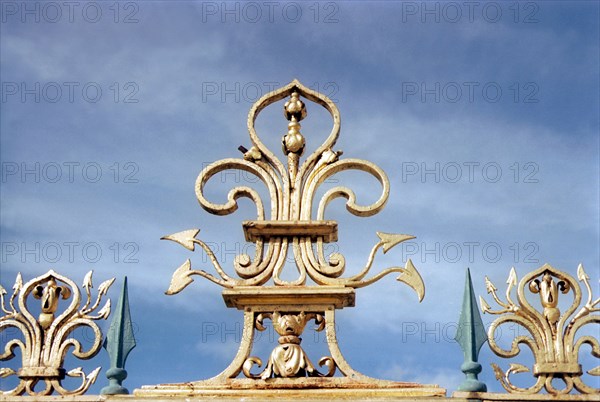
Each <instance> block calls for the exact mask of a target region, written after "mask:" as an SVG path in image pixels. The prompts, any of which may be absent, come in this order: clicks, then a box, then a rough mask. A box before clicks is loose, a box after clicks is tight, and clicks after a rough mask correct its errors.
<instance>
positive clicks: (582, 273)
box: [577, 264, 590, 282]
mask: <svg viewBox="0 0 600 402" xmlns="http://www.w3.org/2000/svg"><path fill="white" fill-rule="evenodd" d="M577 279H578V280H579V281H581V282H583V281H587V280H590V277H589V276H588V275H587V274H586V272H585V270H584V269H583V264H579V266H578V267H577Z"/></svg>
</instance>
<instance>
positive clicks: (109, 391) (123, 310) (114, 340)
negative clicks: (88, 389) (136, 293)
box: [100, 277, 136, 395]
mask: <svg viewBox="0 0 600 402" xmlns="http://www.w3.org/2000/svg"><path fill="white" fill-rule="evenodd" d="M135 345H136V344H135V337H134V336H133V326H132V324H131V313H130V312H129V297H128V293H127V277H125V279H124V280H123V290H122V292H121V297H120V298H119V303H118V305H117V308H116V309H115V313H114V316H113V319H112V323H111V324H110V328H109V330H108V334H107V335H106V339H105V340H104V349H106V351H107V352H108V356H109V358H110V369H108V370H107V371H106V377H107V378H108V380H109V385H108V386H106V387H104V388H102V390H101V391H100V394H102V395H116V394H129V391H128V390H127V388H125V387H123V385H122V383H123V380H124V379H125V378H127V371H125V361H126V360H127V356H128V355H129V352H131V350H132V349H133V348H135Z"/></svg>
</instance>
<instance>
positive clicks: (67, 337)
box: [0, 270, 114, 395]
mask: <svg viewBox="0 0 600 402" xmlns="http://www.w3.org/2000/svg"><path fill="white" fill-rule="evenodd" d="M113 282H114V278H113V279H110V280H107V281H105V282H103V283H102V284H101V285H100V286H99V287H98V295H97V297H96V299H95V301H94V302H93V303H92V300H93V298H92V293H91V288H92V271H90V272H88V274H87V275H86V276H85V278H84V281H83V288H84V289H85V293H86V296H87V298H86V302H85V303H84V304H83V305H81V294H80V291H79V288H78V287H77V285H76V284H75V282H73V281H72V280H70V279H69V278H66V277H64V276H62V275H59V274H57V273H56V272H54V271H52V270H50V271H48V272H47V273H46V274H44V275H42V276H39V277H37V278H34V279H32V280H30V281H29V282H27V283H25V284H23V280H22V277H21V274H20V273H19V274H18V275H17V278H16V281H15V284H14V286H13V294H12V296H11V297H10V299H9V302H8V308H6V305H5V300H4V297H5V296H6V294H7V293H6V290H5V289H4V288H3V287H2V286H0V306H1V308H2V311H3V312H4V315H3V316H2V317H0V333H1V332H2V331H4V330H6V329H8V328H14V329H17V330H18V331H20V332H21V333H22V336H23V339H24V340H21V339H19V338H14V339H10V340H9V341H8V342H7V343H6V346H5V347H4V351H3V352H2V354H0V360H10V359H12V358H13V357H15V354H14V351H15V348H17V347H18V348H20V349H21V354H22V367H21V368H20V369H19V370H18V371H14V370H13V369H10V368H0V378H5V377H8V376H11V375H16V376H18V377H19V379H20V382H19V384H18V385H17V386H16V387H15V388H14V389H12V390H9V391H3V392H2V393H3V394H4V395H22V394H24V393H28V394H30V395H49V394H51V393H52V392H53V391H56V392H58V393H59V394H61V395H80V394H83V393H84V392H86V391H87V390H88V388H89V387H90V385H92V384H93V383H94V382H95V381H96V377H97V376H98V373H99V371H100V367H98V368H97V369H95V370H93V371H92V372H91V373H89V374H87V375H86V374H85V373H84V372H83V370H82V369H81V367H77V368H74V369H72V370H69V371H66V370H65V369H64V368H63V362H64V359H65V356H66V354H67V353H68V352H69V349H70V348H72V354H73V356H75V357H77V358H79V359H83V360H87V359H91V358H92V357H94V356H95V355H96V354H97V353H98V351H99V350H100V348H101V346H102V333H101V331H100V328H98V325H97V324H96V323H95V322H94V321H95V320H100V319H106V318H107V317H108V316H109V314H110V299H109V300H107V301H106V303H105V304H104V306H103V307H102V308H100V309H99V310H98V308H99V307H100V303H101V301H102V298H103V296H104V295H106V293H107V292H108V289H109V288H110V286H111V285H112V283H113ZM30 295H32V296H33V297H34V298H35V299H38V300H39V301H40V311H41V312H40V314H39V316H38V317H37V318H36V317H34V315H33V314H32V313H31V312H30V310H29V309H28V307H27V298H28V297H29V296H30ZM15 300H16V301H17V305H16V306H15ZM66 303H68V305H67V306H66V307H65V306H64V304H66ZM61 306H62V308H61ZM96 310H98V311H97V312H96V313H95V314H93V313H94V312H95V311H96ZM79 327H88V329H91V331H92V334H93V339H92V345H91V346H90V348H89V349H88V350H87V351H86V350H85V349H84V348H83V347H82V345H81V343H80V341H79V340H77V339H75V338H73V337H71V335H72V333H73V331H74V330H76V329H77V328H79ZM66 376H68V377H75V378H77V377H79V378H81V384H80V385H79V387H78V388H76V389H74V390H67V389H65V388H64V387H63V386H62V384H61V382H62V380H64V379H65V377H66ZM40 382H42V383H44V386H43V387H42V388H41V389H39V390H35V388H36V385H37V384H38V383H40Z"/></svg>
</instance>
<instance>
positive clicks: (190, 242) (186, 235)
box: [160, 229, 200, 251]
mask: <svg viewBox="0 0 600 402" xmlns="http://www.w3.org/2000/svg"><path fill="white" fill-rule="evenodd" d="M198 233H200V229H189V230H184V231H183V232H177V233H173V234H170V235H167V236H163V237H161V238H160V239H161V240H171V241H174V242H175V243H179V244H181V245H182V246H183V247H185V248H187V249H188V250H190V251H194V247H195V243H194V240H195V239H196V236H197V235H198Z"/></svg>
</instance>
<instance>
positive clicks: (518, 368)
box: [508, 363, 529, 373]
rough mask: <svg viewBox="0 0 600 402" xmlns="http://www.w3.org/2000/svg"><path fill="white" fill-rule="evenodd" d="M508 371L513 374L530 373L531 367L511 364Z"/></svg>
mask: <svg viewBox="0 0 600 402" xmlns="http://www.w3.org/2000/svg"><path fill="white" fill-rule="evenodd" d="M508 371H510V372H511V373H526V372H528V371H529V367H527V366H524V365H522V364H519V363H511V364H510V366H509V369H508Z"/></svg>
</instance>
